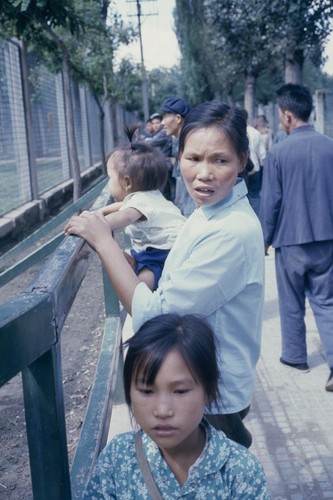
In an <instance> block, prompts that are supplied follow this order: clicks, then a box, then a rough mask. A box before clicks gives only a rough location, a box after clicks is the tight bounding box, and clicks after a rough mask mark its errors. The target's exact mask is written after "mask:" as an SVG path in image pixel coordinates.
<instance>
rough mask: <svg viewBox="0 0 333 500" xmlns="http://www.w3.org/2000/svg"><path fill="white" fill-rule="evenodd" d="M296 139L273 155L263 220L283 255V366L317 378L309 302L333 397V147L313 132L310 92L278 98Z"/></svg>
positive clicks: (279, 265) (295, 90)
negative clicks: (311, 359) (312, 371)
mask: <svg viewBox="0 0 333 500" xmlns="http://www.w3.org/2000/svg"><path fill="white" fill-rule="evenodd" d="M277 103H278V106H279V116H280V121H281V124H282V126H283V128H284V129H285V130H286V132H287V133H288V134H289V135H288V138H287V139H285V140H283V141H282V142H280V143H278V144H276V145H275V146H273V148H272V149H271V150H270V151H269V152H268V155H267V159H266V163H265V167H264V176H263V189H262V202H261V211H260V219H261V223H262V227H263V232H264V240H265V246H266V250H267V249H268V247H269V246H270V245H273V246H274V248H275V263H276V278H277V286H278V293H279V307H280V320H281V333H282V353H281V358H280V361H281V363H282V364H283V365H287V366H289V367H292V368H295V369H297V370H301V371H303V372H307V371H309V365H308V360H307V346H306V326H305V321H304V318H305V298H306V297H307V298H308V300H309V303H310V305H311V308H312V310H313V314H314V317H315V319H316V323H317V327H318V331H319V335H320V338H321V342H322V347H323V351H324V355H325V358H326V362H327V363H328V366H329V369H330V374H329V378H328V381H327V383H326V390H327V391H333V169H332V165H333V140H332V139H331V138H329V137H327V136H325V135H322V134H320V133H318V132H316V131H315V130H314V128H313V127H312V126H311V125H309V118H310V115H311V112H312V106H313V104H312V96H311V93H310V92H309V90H308V89H307V88H306V87H304V86H302V85H295V84H287V85H284V86H283V87H281V88H280V89H279V90H278V92H277Z"/></svg>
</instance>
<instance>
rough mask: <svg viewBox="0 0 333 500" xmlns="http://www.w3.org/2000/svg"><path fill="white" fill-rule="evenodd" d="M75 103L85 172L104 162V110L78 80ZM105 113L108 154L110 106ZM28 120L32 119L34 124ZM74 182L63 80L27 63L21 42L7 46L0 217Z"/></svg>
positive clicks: (0, 103) (0, 94)
mask: <svg viewBox="0 0 333 500" xmlns="http://www.w3.org/2000/svg"><path fill="white" fill-rule="evenodd" d="M25 61H26V66H24V64H25ZM25 67H26V68H27V69H28V75H29V77H28V79H27V88H28V96H29V99H28V105H29V106H30V109H31V113H29V114H28V113H27V110H26V106H27V102H26V101H25V99H24V93H23V89H24V84H25V79H24V71H25ZM72 101H73V109H74V129H75V138H76V144H77V151H78V158H79V164H80V170H81V171H84V170H85V169H87V168H88V167H91V166H92V165H94V164H96V163H98V162H100V161H101V160H102V158H101V155H102V153H101V147H100V143H101V141H100V125H99V109H98V106H97V104H96V101H95V100H94V99H93V97H92V96H91V94H90V93H89V92H88V91H87V89H85V88H84V87H81V86H79V85H78V84H77V83H76V82H74V81H72ZM104 111H105V122H104V123H105V127H104V129H105V130H104V136H105V137H104V140H105V152H106V153H107V152H109V151H110V150H111V149H112V147H113V138H112V134H111V130H110V128H111V127H110V114H109V113H110V111H109V106H106V107H105V110H104ZM120 113H122V114H123V111H122V110H121V111H120ZM28 116H31V117H32V123H31V124H30V123H29V120H28V119H27V117H28ZM69 178H70V167H69V157H68V144H67V133H66V124H65V106H64V91H63V82H62V75H61V74H58V75H54V74H51V73H50V72H49V71H48V70H47V69H46V67H45V66H44V65H42V64H41V63H40V61H38V60H37V59H36V58H35V57H34V55H33V54H29V55H28V56H27V57H26V58H24V59H22V48H21V46H20V44H19V43H18V42H16V41H13V40H10V41H6V42H4V43H1V44H0V216H1V215H4V214H6V213H8V212H9V211H11V210H13V209H16V208H17V207H19V206H21V205H23V204H25V203H27V202H29V201H31V200H36V199H38V198H39V196H40V195H41V194H42V193H44V192H45V191H47V190H49V189H51V188H54V187H55V186H57V185H58V184H60V183H62V182H63V181H66V180H68V179H69Z"/></svg>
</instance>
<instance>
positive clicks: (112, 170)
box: [107, 126, 168, 201]
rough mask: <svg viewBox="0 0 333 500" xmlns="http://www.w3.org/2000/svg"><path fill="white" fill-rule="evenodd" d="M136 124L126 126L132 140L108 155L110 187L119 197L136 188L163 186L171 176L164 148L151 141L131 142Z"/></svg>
mask: <svg viewBox="0 0 333 500" xmlns="http://www.w3.org/2000/svg"><path fill="white" fill-rule="evenodd" d="M137 128H138V127H137V126H134V127H131V128H128V129H125V131H126V133H127V136H128V138H129V141H130V143H129V144H126V145H122V146H118V147H117V148H115V149H114V150H113V152H112V153H111V154H110V155H109V157H108V159H107V170H108V175H109V177H110V182H109V187H110V191H111V194H112V196H113V198H114V199H115V200H116V201H123V199H124V198H125V196H127V195H128V194H130V193H134V192H136V191H152V190H156V189H159V190H162V189H163V187H164V186H165V184H166V181H167V179H168V164H167V160H166V158H165V156H164V154H163V153H162V151H161V150H160V149H159V148H157V147H154V146H152V145H151V144H150V143H149V142H148V141H140V142H132V138H133V135H134V132H135V131H136V130H137Z"/></svg>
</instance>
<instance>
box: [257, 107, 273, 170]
mask: <svg viewBox="0 0 333 500" xmlns="http://www.w3.org/2000/svg"><path fill="white" fill-rule="evenodd" d="M256 129H257V130H258V132H260V135H261V142H262V146H263V147H262V156H261V158H260V165H261V166H263V165H264V162H265V158H266V155H267V153H268V151H269V150H270V149H271V147H272V146H273V134H272V130H271V128H270V126H269V122H268V120H267V118H266V116H265V115H258V116H257V119H256Z"/></svg>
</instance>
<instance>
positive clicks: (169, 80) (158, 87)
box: [148, 66, 184, 113]
mask: <svg viewBox="0 0 333 500" xmlns="http://www.w3.org/2000/svg"><path fill="white" fill-rule="evenodd" d="M148 81H149V87H150V92H149V94H150V99H149V109H151V111H152V113H153V112H157V111H158V110H159V109H160V107H161V105H162V103H163V101H164V99H166V98H167V97H175V96H179V97H184V91H183V89H182V81H181V73H180V69H179V68H178V67H177V66H174V67H173V68H170V69H166V68H158V69H154V70H152V71H150V72H149V73H148Z"/></svg>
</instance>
